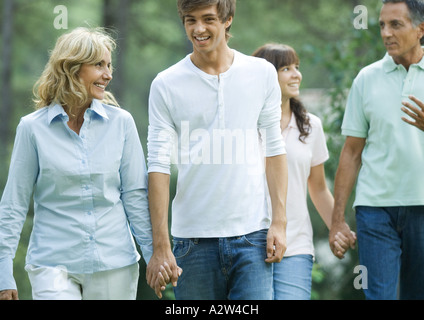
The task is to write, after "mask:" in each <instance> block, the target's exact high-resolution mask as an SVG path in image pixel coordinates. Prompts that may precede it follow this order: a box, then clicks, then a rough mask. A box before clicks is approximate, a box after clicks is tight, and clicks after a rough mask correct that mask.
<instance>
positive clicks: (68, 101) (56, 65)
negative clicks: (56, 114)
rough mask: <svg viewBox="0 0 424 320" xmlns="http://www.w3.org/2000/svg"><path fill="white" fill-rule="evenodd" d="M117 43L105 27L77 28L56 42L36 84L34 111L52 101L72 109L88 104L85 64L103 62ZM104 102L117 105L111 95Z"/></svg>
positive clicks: (107, 95)
mask: <svg viewBox="0 0 424 320" xmlns="http://www.w3.org/2000/svg"><path fill="white" fill-rule="evenodd" d="M115 47H116V43H115V41H114V40H113V39H112V37H111V36H110V35H108V34H107V33H106V32H105V30H104V29H102V28H94V29H88V28H84V27H80V28H76V29H74V30H73V31H71V32H69V33H66V34H63V35H62V36H60V37H59V38H58V39H57V42H56V45H55V47H54V49H53V50H52V51H51V53H50V58H49V61H48V62H47V64H46V66H45V68H44V71H43V73H42V74H41V77H40V78H39V79H38V81H37V82H36V83H35V85H34V89H33V92H34V96H35V99H34V102H35V108H36V109H41V108H43V107H46V106H49V105H50V104H52V103H53V102H55V103H59V104H61V105H62V106H66V108H67V109H68V112H69V114H70V115H72V114H73V112H72V110H73V109H75V108H78V107H82V106H84V105H85V104H86V103H87V102H89V97H88V93H87V90H86V88H85V86H84V85H83V83H82V82H81V81H80V79H79V71H80V68H81V65H82V64H95V63H98V62H100V61H101V60H102V59H103V57H104V54H105V53H106V50H107V51H109V52H110V53H112V52H113V50H114V49H115ZM105 97H106V98H105V99H104V100H103V102H105V103H110V104H113V105H116V106H118V104H117V102H116V99H115V98H114V97H113V95H112V93H110V92H106V95H105Z"/></svg>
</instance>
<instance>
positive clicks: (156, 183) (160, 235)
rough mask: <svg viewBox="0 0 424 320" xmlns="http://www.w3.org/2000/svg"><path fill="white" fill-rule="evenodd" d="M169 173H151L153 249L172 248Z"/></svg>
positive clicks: (150, 196) (150, 200)
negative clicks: (169, 215) (169, 230)
mask: <svg viewBox="0 0 424 320" xmlns="http://www.w3.org/2000/svg"><path fill="white" fill-rule="evenodd" d="M169 184H170V176H169V175H168V174H163V173H157V172H152V173H149V208H150V219H151V222H152V232H153V250H156V249H170V248H171V244H170V241H169V232H168V207H169Z"/></svg>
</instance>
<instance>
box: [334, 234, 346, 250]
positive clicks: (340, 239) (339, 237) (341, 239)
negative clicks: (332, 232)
mask: <svg viewBox="0 0 424 320" xmlns="http://www.w3.org/2000/svg"><path fill="white" fill-rule="evenodd" d="M334 238H335V239H336V241H337V243H338V244H340V245H341V246H342V247H343V248H347V247H349V239H348V238H347V237H345V236H344V235H343V234H342V233H340V232H338V233H337V234H336V236H335V237H334Z"/></svg>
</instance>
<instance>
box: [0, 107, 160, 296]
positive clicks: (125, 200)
mask: <svg viewBox="0 0 424 320" xmlns="http://www.w3.org/2000/svg"><path fill="white" fill-rule="evenodd" d="M68 120H69V118H68V115H67V114H66V112H65V111H64V110H63V108H62V106H61V105H59V104H56V105H52V106H49V107H46V108H43V109H40V110H37V111H35V112H33V113H31V114H29V115H27V116H25V117H23V118H22V119H21V121H20V123H19V125H18V128H17V133H16V139H15V144H14V149H13V152H12V159H11V165H10V169H9V177H8V181H7V184H6V187H5V189H4V192H3V196H2V200H1V203H0V290H3V289H15V288H16V284H15V281H14V279H13V275H12V271H13V267H12V260H13V258H14V256H15V252H16V248H17V246H18V243H19V237H20V233H21V230H22V227H23V224H24V222H25V218H26V215H27V212H28V208H29V205H30V200H31V195H33V199H34V226H33V230H32V234H31V238H30V243H29V247H28V252H27V258H26V262H27V263H28V264H32V265H35V266H51V267H55V266H58V265H61V266H64V267H66V269H67V271H68V272H69V273H79V274H81V273H93V272H97V271H103V270H110V269H115V268H120V267H124V266H127V265H130V264H133V263H136V262H137V261H138V259H139V258H140V256H139V254H138V253H137V250H136V247H135V243H134V240H133V236H134V237H135V239H136V240H137V243H138V244H139V245H140V248H141V250H142V252H143V256H144V259H145V260H146V262H148V261H149V259H150V257H151V254H152V230H151V223H150V215H149V210H148V201H147V171H146V165H145V159H144V153H143V149H142V146H141V143H140V140H139V136H138V133H137V129H136V125H135V123H134V120H133V118H132V116H131V115H130V114H129V113H128V112H127V111H125V110H123V109H121V108H116V107H112V106H108V105H104V104H102V103H100V101H97V100H93V103H92V104H91V107H90V108H89V109H87V111H86V112H85V114H84V123H83V125H82V128H81V130H80V134H79V135H78V134H76V133H75V132H74V131H72V130H71V129H70V128H69V127H68V125H67V122H68ZM132 235H133V236H132Z"/></svg>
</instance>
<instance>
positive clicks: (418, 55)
mask: <svg viewBox="0 0 424 320" xmlns="http://www.w3.org/2000/svg"><path fill="white" fill-rule="evenodd" d="M423 57H424V50H423V48H422V47H421V45H419V46H418V47H417V49H416V50H414V51H413V52H411V53H410V54H409V55H408V56H402V57H393V61H394V62H395V63H396V64H401V65H403V66H404V67H405V69H406V70H409V67H410V66H411V64H416V63H419V62H420V61H421V59H422V58H423Z"/></svg>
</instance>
